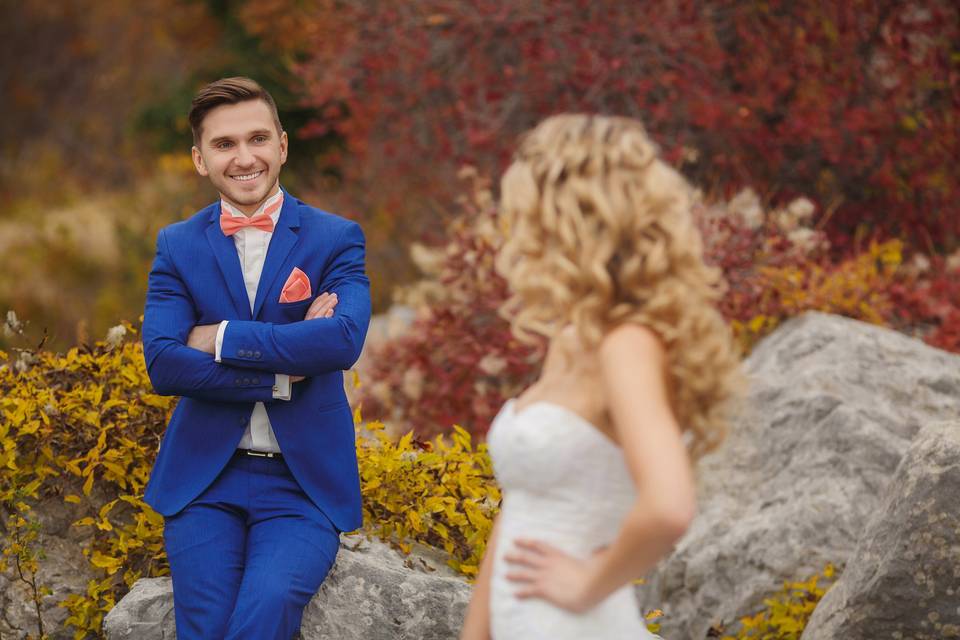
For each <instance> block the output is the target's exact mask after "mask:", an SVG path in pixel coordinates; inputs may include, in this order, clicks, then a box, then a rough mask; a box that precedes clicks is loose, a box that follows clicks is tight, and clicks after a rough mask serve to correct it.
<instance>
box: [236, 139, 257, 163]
mask: <svg viewBox="0 0 960 640" xmlns="http://www.w3.org/2000/svg"><path fill="white" fill-rule="evenodd" d="M256 160H257V159H256V158H255V157H254V155H253V153H251V152H250V147H248V146H247V145H245V144H238V145H237V156H236V159H235V161H236V163H237V164H238V165H240V166H241V167H249V166H251V165H252V164H253V163H254V162H256Z"/></svg>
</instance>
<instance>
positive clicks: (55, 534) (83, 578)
mask: <svg viewBox="0 0 960 640" xmlns="http://www.w3.org/2000/svg"><path fill="white" fill-rule="evenodd" d="M78 491H79V490H78ZM34 515H35V517H36V518H37V520H38V521H39V523H40V526H41V530H40V538H39V539H38V540H37V541H36V543H35V545H34V548H38V549H42V550H43V553H44V555H45V558H44V559H43V560H42V561H41V562H40V566H39V569H40V570H39V572H38V574H37V584H38V585H42V586H45V587H49V588H50V589H51V590H52V591H53V594H52V595H49V596H46V597H44V598H42V599H41V607H40V615H41V617H42V619H43V626H44V631H45V632H46V633H47V635H48V636H49V638H50V640H68V639H70V638H73V633H72V632H70V631H68V630H66V629H65V628H64V627H63V623H64V621H65V620H66V619H67V615H68V612H67V610H66V609H64V608H62V607H59V606H57V604H58V603H59V602H60V601H61V600H63V599H64V598H66V597H67V596H68V595H70V594H72V593H83V592H84V591H85V590H86V588H87V581H88V580H90V579H91V578H93V577H95V574H94V571H93V569H92V567H91V566H90V563H89V562H87V559H86V558H85V557H84V556H83V552H82V551H81V548H82V547H81V545H82V544H83V543H84V541H86V540H87V539H88V538H89V536H90V531H89V530H84V529H78V528H76V527H71V526H70V525H71V523H72V522H74V521H75V520H76V519H77V518H78V517H80V516H79V511H78V508H76V507H73V506H72V505H68V504H65V503H64V502H63V498H61V497H59V496H56V497H53V498H48V499H46V500H43V501H42V502H41V503H40V504H38V505H37V506H36V508H35V509H34ZM3 520H4V521H5V518H3ZM5 535H6V534H5V532H3V531H0V536H5ZM11 564H12V562H11ZM37 630H38V626H37V613H36V609H35V608H34V605H33V601H32V599H31V589H30V587H28V586H27V585H26V584H25V583H24V582H22V581H21V580H20V579H19V578H18V577H17V574H16V569H15V568H13V567H11V568H10V569H9V570H7V571H6V572H4V573H0V638H3V640H7V639H8V638H9V639H16V640H23V639H24V638H26V637H27V636H28V635H30V636H33V637H36V636H37Z"/></svg>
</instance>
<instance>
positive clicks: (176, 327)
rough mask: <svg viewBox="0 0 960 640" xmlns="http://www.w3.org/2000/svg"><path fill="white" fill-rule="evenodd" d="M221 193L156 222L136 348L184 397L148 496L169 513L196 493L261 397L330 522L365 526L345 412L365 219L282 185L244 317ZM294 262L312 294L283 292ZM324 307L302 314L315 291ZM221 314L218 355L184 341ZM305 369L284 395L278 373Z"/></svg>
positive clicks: (358, 316)
mask: <svg viewBox="0 0 960 640" xmlns="http://www.w3.org/2000/svg"><path fill="white" fill-rule="evenodd" d="M219 217H220V204H219V202H217V203H214V204H212V205H210V206H209V207H206V208H205V209H202V210H201V211H199V212H198V213H196V214H195V215H194V216H192V217H191V218H189V219H187V220H184V221H182V222H178V223H175V224H172V225H170V226H168V227H166V228H164V229H162V230H161V231H160V234H159V236H158V238H157V255H156V258H155V260H154V263H153V268H152V269H151V271H150V277H149V282H148V287H147V302H146V308H145V310H144V315H143V352H144V358H145V359H146V364H147V371H148V372H149V374H150V380H151V382H152V383H153V386H154V388H155V389H156V391H157V393H159V394H162V395H178V396H182V399H181V400H180V402H179V404H178V405H177V408H176V410H175V411H174V413H173V416H172V417H171V419H170V424H169V425H168V426H167V430H166V433H165V435H164V438H163V442H162V443H161V446H160V452H159V454H158V455H157V460H156V463H155V464H154V467H153V472H152V474H151V476H150V481H149V483H148V485H147V489H146V494H145V500H146V502H147V503H148V504H149V505H150V506H151V507H153V508H154V509H155V510H156V511H158V512H159V513H161V514H163V515H165V516H170V515H173V514H175V513H177V512H178V511H180V510H181V509H183V507H185V506H186V505H187V504H188V503H189V502H190V501H191V500H193V499H194V498H196V497H197V496H198V495H200V493H201V492H203V490H204V489H206V488H207V487H208V486H209V485H210V483H212V482H213V480H214V479H215V478H216V477H217V475H218V474H219V473H220V471H221V470H222V469H223V468H224V466H225V465H226V464H227V461H228V460H229V459H230V457H231V456H232V455H233V453H234V451H235V449H236V447H237V444H238V443H239V442H240V438H241V437H242V436H243V433H244V430H245V429H246V427H247V423H248V421H249V419H250V414H251V412H252V411H253V407H254V403H255V402H257V401H260V402H263V403H265V406H266V409H267V414H268V415H269V416H270V424H271V425H272V426H273V430H274V433H275V434H276V436H277V442H278V443H279V444H280V449H281V451H282V452H283V455H284V459H285V460H286V462H287V465H288V466H289V467H290V471H291V472H292V473H293V475H294V477H295V478H296V479H297V481H298V482H299V483H300V486H301V487H302V488H303V490H304V491H305V492H306V494H307V495H308V496H309V497H310V499H311V500H313V502H314V503H315V504H316V505H317V506H318V507H319V508H320V509H321V510H322V511H323V512H324V513H325V514H326V515H327V517H329V518H330V520H331V521H332V522H333V523H334V524H335V525H336V526H337V528H338V529H340V530H343V531H349V530H352V529H356V528H357V527H359V526H360V524H361V520H362V518H361V511H360V480H359V474H358V472H357V457H356V448H355V436H354V428H353V419H352V414H351V411H350V407H349V405H348V404H347V399H346V396H345V394H344V390H343V373H342V371H343V370H344V369H349V368H350V367H351V366H353V363H354V362H355V361H356V359H357V357H358V356H359V355H360V350H361V348H362V346H363V340H364V337H365V336H366V332H367V326H368V324H369V322H370V283H369V280H368V279H367V276H366V275H365V273H364V237H363V232H362V231H361V230H360V226H359V225H357V224H356V223H354V222H351V221H349V220H346V219H344V218H340V217H338V216H335V215H333V214H331V213H327V212H324V211H320V210H319V209H315V208H313V207H310V206H308V205H306V204H304V203H303V202H300V201H299V200H297V199H296V198H294V197H292V196H290V195H289V194H287V193H286V192H284V199H283V207H282V209H281V211H280V218H279V220H278V222H277V225H276V228H275V229H274V232H273V237H272V238H271V240H270V246H269V248H268V250H267V256H266V260H265V262H264V265H263V273H262V275H261V277H260V284H259V286H258V288H257V297H256V302H255V304H254V309H253V314H252V315H251V313H250V302H249V298H248V297H247V291H246V288H245V286H244V282H243V273H242V270H241V267H240V260H239V257H238V256H237V249H236V246H235V245H234V241H233V239H232V238H229V237H227V236H225V235H224V234H223V232H222V231H221V230H220V225H219ZM294 267H297V268H299V269H300V270H302V271H303V272H304V273H305V274H306V275H307V277H308V278H309V279H310V285H311V296H310V298H308V299H307V300H303V301H301V302H291V303H281V302H279V300H280V292H281V290H282V289H283V285H284V284H285V282H286V280H287V277H288V276H289V275H290V273H291V271H292V270H293V269H294ZM324 291H327V292H335V293H336V294H337V296H338V299H339V302H338V304H337V307H336V309H335V311H334V316H333V317H332V318H318V319H314V320H306V321H305V320H304V319H303V318H304V315H305V314H306V311H307V308H308V307H309V306H310V303H311V302H312V301H313V299H314V298H315V297H316V296H317V295H318V294H320V293H322V292H324ZM222 320H229V321H230V323H229V324H228V325H227V330H226V331H225V332H224V336H223V344H222V349H221V362H219V363H217V362H215V361H214V358H213V356H212V355H210V354H208V353H204V352H202V351H198V350H196V349H192V348H190V347H187V346H186V342H187V336H188V335H189V333H190V330H191V329H193V327H194V326H196V325H198V324H215V323H219V322H220V321H222ZM276 373H286V374H293V375H301V376H306V379H305V380H303V381H301V382H297V383H294V384H292V394H291V399H290V400H289V401H284V400H274V399H273V384H274V374H276Z"/></svg>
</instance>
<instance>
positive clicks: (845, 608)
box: [802, 420, 960, 640]
mask: <svg viewBox="0 0 960 640" xmlns="http://www.w3.org/2000/svg"><path fill="white" fill-rule="evenodd" d="M957 496H960V420H955V421H952V422H943V423H939V424H934V425H931V426H929V427H927V428H925V429H924V430H923V431H921V432H920V434H919V435H918V436H917V438H916V440H915V441H914V443H913V444H912V445H911V447H910V449H909V450H908V451H907V454H906V455H905V456H904V458H903V460H902V461H901V462H900V466H899V467H898V468H897V472H896V474H895V475H894V478H893V481H892V482H891V484H890V487H889V489H888V490H887V492H886V495H885V497H884V499H883V503H882V505H881V506H880V508H879V509H878V510H877V512H876V513H875V514H874V516H873V517H872V518H871V520H870V523H869V525H868V526H867V528H866V530H865V531H864V533H863V535H862V537H861V538H860V542H859V543H858V544H857V548H856V551H855V552H854V554H853V557H852V558H851V559H850V561H849V562H848V563H847V567H846V569H845V570H844V572H843V574H842V575H841V576H840V579H839V580H838V581H837V583H836V584H835V585H834V586H833V588H832V589H830V591H828V592H827V595H826V596H824V598H823V600H821V601H820V604H819V605H818V606H817V608H816V610H815V611H814V614H813V617H812V618H811V620H810V622H809V623H808V625H807V628H806V629H805V630H804V633H803V638H802V640H832V639H833V638H844V639H847V640H873V639H875V638H904V639H905V638H911V639H913V640H939V639H941V638H960V509H958V505H957Z"/></svg>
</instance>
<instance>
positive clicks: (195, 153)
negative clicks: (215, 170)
mask: <svg viewBox="0 0 960 640" xmlns="http://www.w3.org/2000/svg"><path fill="white" fill-rule="evenodd" d="M190 155H191V156H192V157H193V166H194V167H196V169H197V173H199V174H200V175H202V176H203V177H204V178H206V177H207V176H208V175H210V172H209V171H208V170H207V165H206V164H205V163H204V162H203V156H202V155H201V154H200V149H197V147H196V146H194V147H191V148H190Z"/></svg>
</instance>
